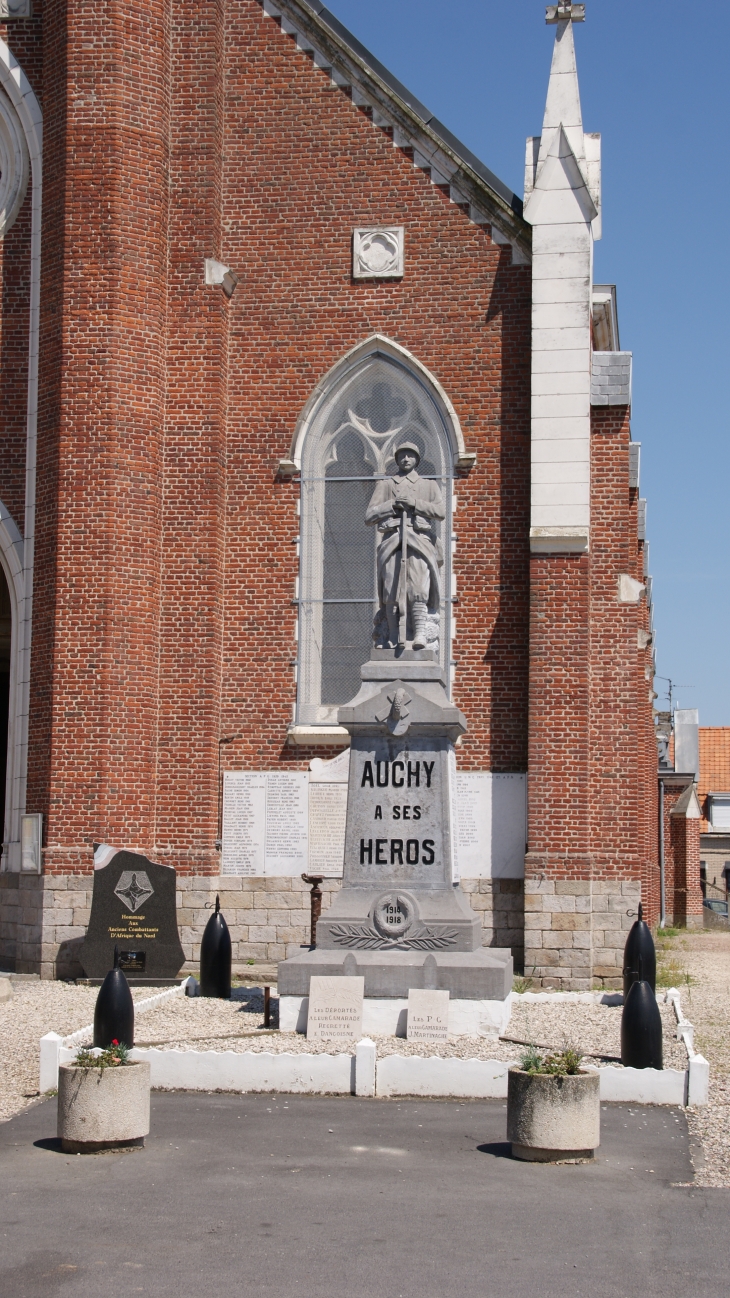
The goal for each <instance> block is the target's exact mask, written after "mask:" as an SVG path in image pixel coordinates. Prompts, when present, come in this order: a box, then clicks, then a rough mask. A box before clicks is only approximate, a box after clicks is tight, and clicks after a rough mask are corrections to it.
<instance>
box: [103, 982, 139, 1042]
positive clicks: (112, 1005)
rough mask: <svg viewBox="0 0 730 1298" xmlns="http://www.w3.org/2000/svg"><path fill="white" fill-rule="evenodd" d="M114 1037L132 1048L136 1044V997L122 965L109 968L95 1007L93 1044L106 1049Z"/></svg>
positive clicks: (114, 1039)
mask: <svg viewBox="0 0 730 1298" xmlns="http://www.w3.org/2000/svg"><path fill="white" fill-rule="evenodd" d="M112 1041H118V1042H119V1044H120V1046H128V1047H129V1049H130V1050H131V1049H132V1046H133V1045H134V1001H133V1000H132V993H131V991H130V990H129V983H128V982H127V980H126V978H125V977H124V974H123V973H122V971H121V969H110V970H109V973H108V974H107V976H106V978H105V979H104V981H103V983H102V984H101V987H100V988H99V995H98V996H97V998H96V1006H95V1009H94V1045H95V1046H101V1048H102V1049H103V1050H105V1049H106V1047H107V1046H110V1045H111V1044H112Z"/></svg>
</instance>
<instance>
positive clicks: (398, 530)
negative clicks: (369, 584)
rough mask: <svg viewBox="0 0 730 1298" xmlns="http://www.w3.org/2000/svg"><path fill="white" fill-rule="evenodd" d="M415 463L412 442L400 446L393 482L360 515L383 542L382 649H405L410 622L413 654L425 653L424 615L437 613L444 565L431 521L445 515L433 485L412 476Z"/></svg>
mask: <svg viewBox="0 0 730 1298" xmlns="http://www.w3.org/2000/svg"><path fill="white" fill-rule="evenodd" d="M420 460H421V453H420V451H419V449H418V447H417V446H415V445H414V444H413V442H401V443H400V444H399V445H398V447H397V448H396V451H395V462H396V464H397V465H398V474H397V476H395V477H392V478H385V479H382V480H381V481H380V482H378V483H377V485H376V487H375V490H374V492H373V495H372V499H371V501H370V504H369V505H368V507H367V510H366V513H365V522H366V523H370V524H375V525H377V528H378V531H379V532H380V533H381V536H382V539H381V541H380V542H379V545H378V600H379V603H380V609H379V612H378V615H377V617H376V626H377V625H378V623H380V624H381V625H382V622H383V620H385V621H387V626H388V641H387V644H386V646H385V647H386V648H387V647H388V646H389V647H391V648H396V647H401V648H404V647H405V644H406V640H407V634H408V621H409V617H410V624H411V627H412V631H413V636H412V645H413V648H414V649H425V647H426V643H427V625H428V623H427V614H428V613H435V612H436V611H437V610H438V607H439V599H440V591H439V568H440V567H442V565H443V562H444V559H443V550H442V548H441V542H440V541H439V540H438V538H437V537H436V535H435V529H434V521H435V520H436V519H443V518H445V516H446V511H445V509H444V502H443V498H442V496H441V491H440V489H439V486H438V483H436V482H434V481H432V480H430V479H427V478H421V477H420V476H419V474H418V473H417V468H418V465H419V463H420Z"/></svg>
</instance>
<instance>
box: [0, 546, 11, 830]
mask: <svg viewBox="0 0 730 1298" xmlns="http://www.w3.org/2000/svg"><path fill="white" fill-rule="evenodd" d="M11 630H12V608H11V604H10V591H9V589H8V583H7V580H6V577H5V572H4V570H3V567H2V564H0V829H2V831H3V838H4V837H5V784H6V781H7V773H8V718H9V704H10V634H11Z"/></svg>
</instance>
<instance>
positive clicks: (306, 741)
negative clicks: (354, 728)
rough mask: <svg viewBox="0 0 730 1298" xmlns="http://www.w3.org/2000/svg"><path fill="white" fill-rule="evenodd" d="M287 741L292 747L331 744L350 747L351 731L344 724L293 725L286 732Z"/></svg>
mask: <svg viewBox="0 0 730 1298" xmlns="http://www.w3.org/2000/svg"><path fill="white" fill-rule="evenodd" d="M286 742H287V744H289V745H290V747H292V748H297V747H298V748H301V747H304V748H312V747H319V748H322V747H326V746H328V745H330V744H332V745H339V744H342V745H343V746H344V747H347V748H349V746H350V732H349V730H345V727H344V726H305V725H291V726H289V729H288V730H287V732H286Z"/></svg>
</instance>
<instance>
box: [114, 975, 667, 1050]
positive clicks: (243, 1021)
mask: <svg viewBox="0 0 730 1298" xmlns="http://www.w3.org/2000/svg"><path fill="white" fill-rule="evenodd" d="M234 998H235V999H234V1000H231V1001H214V1000H207V999H205V998H202V997H195V998H192V999H191V998H189V997H185V998H180V999H176V1000H170V1001H167V1002H166V1003H163V1004H162V1005H160V1006H159V1007H158V1008H157V1009H153V1010H149V1011H147V1012H146V1013H145V1014H143V1015H140V1016H139V1018H138V1019H137V1025H136V1032H135V1040H136V1044H137V1045H138V1046H156V1047H158V1048H161V1049H168V1050H174V1049H178V1050H184V1049H185V1050H232V1051H234V1053H236V1054H240V1053H242V1052H244V1051H248V1050H252V1051H263V1050H266V1051H269V1052H271V1053H272V1054H282V1053H284V1052H289V1053H292V1054H341V1053H350V1052H351V1051H353V1050H354V1048H355V1045H356V1038H354V1037H353V1039H352V1040H351V1041H344V1040H343V1041H337V1042H334V1041H322V1042H314V1041H308V1040H307V1038H306V1037H305V1036H303V1035H301V1034H299V1033H286V1034H281V1033H279V1032H278V1031H276V1030H274V1031H267V1029H265V1028H264V1026H263V1022H264V1016H263V995H262V993H261V991H260V989H258V988H238V989H237V990H236V991H234ZM660 1009H661V1013H662V1019H663V1022H664V1063H665V1067H667V1068H686V1066H687V1056H686V1053H685V1050H684V1047H683V1045H682V1044H681V1042H678V1041H677V1040H676V1039H675V1037H674V1029H675V1026H676V1023H675V1018H674V1011H673V1009H672V1007H671V1005H664V1004H661V1005H660ZM620 1032H621V1007H620V1006H618V1007H617V1006H607V1005H582V1004H570V1003H566V1002H563V1003H561V1004H556V1005H551V1004H544V1003H542V1004H541V1003H535V1002H531V1003H524V1002H523V1003H520V1002H515V1004H514V1008H513V1011H512V1018H511V1020H510V1023H509V1027H508V1028H507V1030H506V1033H505V1037H506V1038H510V1037H515V1038H517V1041H510V1040H508V1039H502V1040H500V1041H497V1040H495V1038H494V1037H458V1038H456V1039H455V1040H453V1041H448V1042H444V1043H439V1042H432V1043H430V1044H429V1045H428V1047H425V1046H424V1044H423V1042H419V1041H413V1042H409V1041H406V1040H404V1039H403V1038H401V1037H377V1038H376V1041H377V1046H378V1054H379V1055H380V1056H385V1055H392V1054H401V1055H423V1054H424V1053H428V1054H429V1055H437V1056H439V1057H440V1058H444V1059H503V1060H506V1061H509V1062H511V1061H516V1060H518V1059H519V1057H520V1055H521V1053H522V1050H523V1049H524V1047H523V1046H522V1045H521V1044H520V1042H530V1041H534V1042H535V1043H536V1044H537V1045H539V1046H542V1047H544V1048H546V1049H550V1050H559V1049H560V1048H561V1047H562V1046H563V1045H567V1044H571V1045H573V1044H574V1045H577V1046H578V1048H579V1049H582V1050H583V1051H584V1052H585V1053H586V1056H589V1057H590V1059H591V1062H595V1063H613V1064H618V1063H620V1058H619V1056H620Z"/></svg>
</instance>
